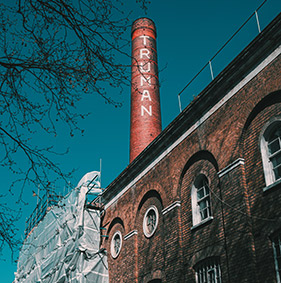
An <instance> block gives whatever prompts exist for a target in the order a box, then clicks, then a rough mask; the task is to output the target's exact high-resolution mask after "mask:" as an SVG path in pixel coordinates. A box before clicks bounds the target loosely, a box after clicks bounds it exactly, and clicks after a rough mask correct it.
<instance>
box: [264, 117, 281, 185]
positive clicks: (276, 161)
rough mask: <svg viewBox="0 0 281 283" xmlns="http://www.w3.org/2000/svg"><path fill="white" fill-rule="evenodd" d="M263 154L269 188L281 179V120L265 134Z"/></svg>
mask: <svg viewBox="0 0 281 283" xmlns="http://www.w3.org/2000/svg"><path fill="white" fill-rule="evenodd" d="M261 154H262V161H263V168H264V176H265V183H266V185H267V186H269V185H270V184H272V183H274V182H275V181H277V180H280V179H281V120H275V121H274V122H272V123H271V124H270V125H269V126H267V127H266V129H265V130H264V132H263V135H262V137H261Z"/></svg>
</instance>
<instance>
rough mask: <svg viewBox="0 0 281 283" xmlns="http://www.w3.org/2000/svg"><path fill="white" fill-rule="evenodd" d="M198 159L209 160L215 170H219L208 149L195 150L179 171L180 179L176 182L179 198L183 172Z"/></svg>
mask: <svg viewBox="0 0 281 283" xmlns="http://www.w3.org/2000/svg"><path fill="white" fill-rule="evenodd" d="M200 160H207V161H209V162H210V163H211V164H212V165H213V166H214V168H215V169H216V171H217V172H219V166H218V163H217V160H216V158H215V157H214V155H213V154H212V153H211V152H210V151H207V150H200V151H198V152H196V153H195V154H193V155H192V156H191V157H190V158H189V159H188V161H187V162H186V164H185V166H184V168H183V170H182V172H181V175H180V179H179V184H178V192H177V194H178V196H179V197H180V198H181V188H182V181H183V178H184V175H185V173H186V172H187V170H188V169H189V168H190V167H191V166H192V165H193V164H195V163H196V162H198V161H200Z"/></svg>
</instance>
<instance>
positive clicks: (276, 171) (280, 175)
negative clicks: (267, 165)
mask: <svg viewBox="0 0 281 283" xmlns="http://www.w3.org/2000/svg"><path fill="white" fill-rule="evenodd" d="M274 175H275V179H276V180H278V179H280V178H281V164H280V165H279V167H277V168H275V169H274Z"/></svg>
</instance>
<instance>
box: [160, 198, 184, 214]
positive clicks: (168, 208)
mask: <svg viewBox="0 0 281 283" xmlns="http://www.w3.org/2000/svg"><path fill="white" fill-rule="evenodd" d="M177 206H181V202H180V201H179V200H177V201H175V202H173V203H172V204H170V205H168V206H167V207H166V208H164V209H163V210H162V214H163V215H165V214H166V213H168V212H170V211H171V210H172V209H174V208H176V207H177Z"/></svg>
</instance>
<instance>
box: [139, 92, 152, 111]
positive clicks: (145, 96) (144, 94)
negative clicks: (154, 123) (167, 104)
mask: <svg viewBox="0 0 281 283" xmlns="http://www.w3.org/2000/svg"><path fill="white" fill-rule="evenodd" d="M145 98H148V100H149V101H151V97H150V94H149V91H148V90H146V89H145V90H144V91H143V93H142V96H141V101H143V100H144V99H145ZM150 116H151V115H150Z"/></svg>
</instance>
